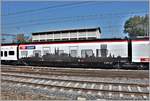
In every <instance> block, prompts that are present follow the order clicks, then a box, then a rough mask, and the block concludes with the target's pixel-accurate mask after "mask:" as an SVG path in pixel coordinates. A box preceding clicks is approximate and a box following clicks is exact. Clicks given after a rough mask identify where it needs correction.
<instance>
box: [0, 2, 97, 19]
mask: <svg viewBox="0 0 150 101" xmlns="http://www.w3.org/2000/svg"><path fill="white" fill-rule="evenodd" d="M88 3H96V2H92V1H82V2H77V3H67V4H59V5H53V6H48V7H42V8H38V9H30V10H24V11H19V12H14V13H8V14H4V15H2V16H13V15H19V14H25V13H33V12H40V11H43V10H47V9H54V8H63V7H66V6H76V5H81V4H88Z"/></svg>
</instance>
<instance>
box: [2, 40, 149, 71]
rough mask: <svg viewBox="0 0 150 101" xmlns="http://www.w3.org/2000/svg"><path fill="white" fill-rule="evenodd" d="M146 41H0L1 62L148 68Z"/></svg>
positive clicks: (147, 44)
mask: <svg viewBox="0 0 150 101" xmlns="http://www.w3.org/2000/svg"><path fill="white" fill-rule="evenodd" d="M149 45H150V42H149V39H148V38H140V39H132V40H131V39H98V40H76V41H57V42H56V41H55V42H31V43H23V44H2V46H1V63H2V64H19V65H34V66H56V67H84V68H124V69H149V62H150V56H149V52H150V48H149Z"/></svg>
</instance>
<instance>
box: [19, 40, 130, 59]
mask: <svg viewBox="0 0 150 101" xmlns="http://www.w3.org/2000/svg"><path fill="white" fill-rule="evenodd" d="M46 56H47V60H46V61H48V60H50V58H51V57H55V56H56V57H58V56H66V57H67V56H68V57H71V58H82V59H84V58H90V57H91V58H92V57H95V58H96V57H97V58H100V57H102V58H107V57H109V58H110V57H113V58H117V57H120V58H128V42H127V41H126V40H124V41H109V42H107V41H103V42H94V41H93V42H77V43H76V42H74V43H47V44H20V45H19V59H21V58H28V57H39V58H43V57H46ZM48 56H49V57H48ZM45 59H46V58H45ZM45 59H44V60H45ZM53 59H54V58H53ZM64 59H65V58H64ZM54 60H55V59H54ZM62 60H63V59H62ZM64 61H65V60H64Z"/></svg>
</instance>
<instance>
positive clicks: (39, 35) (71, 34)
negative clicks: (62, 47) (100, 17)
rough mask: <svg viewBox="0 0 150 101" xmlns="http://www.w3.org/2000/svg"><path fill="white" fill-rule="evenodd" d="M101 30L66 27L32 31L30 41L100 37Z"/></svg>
mask: <svg viewBox="0 0 150 101" xmlns="http://www.w3.org/2000/svg"><path fill="white" fill-rule="evenodd" d="M100 36H101V30H100V28H99V27H97V28H83V29H67V30H56V31H47V32H36V33H32V41H33V42H39V41H55V40H85V39H87V40H88V39H100Z"/></svg>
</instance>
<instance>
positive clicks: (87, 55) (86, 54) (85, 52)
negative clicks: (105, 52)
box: [81, 49, 93, 58]
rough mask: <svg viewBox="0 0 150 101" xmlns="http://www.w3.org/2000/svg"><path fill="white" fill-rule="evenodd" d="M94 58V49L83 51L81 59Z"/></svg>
mask: <svg viewBox="0 0 150 101" xmlns="http://www.w3.org/2000/svg"><path fill="white" fill-rule="evenodd" d="M90 56H93V50H92V49H86V50H81V57H83V58H85V57H90Z"/></svg>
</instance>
